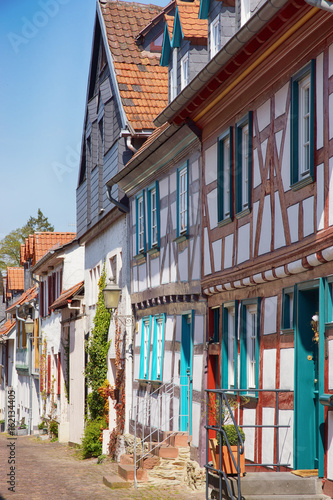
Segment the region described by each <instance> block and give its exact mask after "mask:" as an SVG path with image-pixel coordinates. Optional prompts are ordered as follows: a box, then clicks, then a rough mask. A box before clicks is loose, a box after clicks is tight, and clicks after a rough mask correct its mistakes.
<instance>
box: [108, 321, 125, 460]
mask: <svg viewBox="0 0 333 500" xmlns="http://www.w3.org/2000/svg"><path fill="white" fill-rule="evenodd" d="M115 320H116V331H115V352H116V359H115V365H116V380H115V384H114V386H110V387H109V396H110V397H111V398H112V400H113V402H114V403H113V404H114V408H115V410H116V427H115V428H114V429H113V430H112V432H111V435H110V441H109V454H110V456H111V458H112V459H114V458H115V453H116V447H117V438H118V436H120V435H121V434H123V432H124V426H125V360H124V358H122V356H121V348H122V334H121V328H120V326H119V323H118V320H117V316H116V317H115Z"/></svg>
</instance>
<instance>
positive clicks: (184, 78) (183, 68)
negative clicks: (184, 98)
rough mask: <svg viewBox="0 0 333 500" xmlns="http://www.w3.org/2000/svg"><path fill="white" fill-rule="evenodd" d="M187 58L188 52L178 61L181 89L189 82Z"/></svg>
mask: <svg viewBox="0 0 333 500" xmlns="http://www.w3.org/2000/svg"><path fill="white" fill-rule="evenodd" d="M188 63H189V59H188V52H187V53H186V54H185V55H184V57H182V59H181V61H180V89H181V90H183V89H184V88H185V87H186V85H188V83H189V78H190V75H189V64H188Z"/></svg>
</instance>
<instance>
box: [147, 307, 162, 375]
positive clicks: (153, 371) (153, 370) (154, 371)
mask: <svg viewBox="0 0 333 500" xmlns="http://www.w3.org/2000/svg"><path fill="white" fill-rule="evenodd" d="M159 319H162V350H161V374H160V377H157V323H158V320H159ZM153 324H154V336H153V339H154V340H153V354H152V356H153V358H152V364H151V377H150V379H151V380H152V381H161V380H163V354H164V327H165V314H158V315H156V316H154V317H153Z"/></svg>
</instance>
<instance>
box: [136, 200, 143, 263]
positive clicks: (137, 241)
mask: <svg viewBox="0 0 333 500" xmlns="http://www.w3.org/2000/svg"><path fill="white" fill-rule="evenodd" d="M140 198H142V204H143V250H141V251H140V250H139V211H138V205H139V199H140ZM135 209H136V254H137V255H140V254H141V255H142V254H145V253H146V204H145V192H144V191H141V193H140V194H137V195H136V197H135Z"/></svg>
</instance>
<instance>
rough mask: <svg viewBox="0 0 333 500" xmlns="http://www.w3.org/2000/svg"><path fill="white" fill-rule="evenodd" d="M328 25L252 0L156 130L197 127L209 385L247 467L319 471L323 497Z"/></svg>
mask: <svg viewBox="0 0 333 500" xmlns="http://www.w3.org/2000/svg"><path fill="white" fill-rule="evenodd" d="M207 3H208V7H207ZM217 3H219V2H217ZM239 3H240V4H242V5H243V2H239ZM244 3H245V2H244ZM309 3H311V2H309ZM205 5H206V8H207V11H206V15H209V12H210V11H209V8H210V7H213V3H211V5H210V3H209V2H202V6H205ZM325 8H327V9H328V10H329V9H330V3H329V2H327V4H326V6H325ZM331 11H332V9H331ZM211 17H213V16H211ZM211 24H212V22H210V26H211ZM241 24H242V23H241ZM332 26H333V16H332V13H329V12H326V11H325V10H322V9H318V8H315V7H313V6H311V5H309V4H308V3H305V2H304V1H303V0H296V1H294V0H282V1H279V2H276V1H275V0H272V1H270V2H264V3H262V4H261V6H260V8H258V9H257V10H256V11H255V12H254V13H253V14H252V16H251V17H250V18H249V19H248V20H247V21H246V22H245V24H243V25H242V26H241V27H240V28H239V29H238V28H237V31H236V34H235V36H234V37H232V38H231V39H230V40H229V41H228V42H227V43H226V44H225V45H223V46H222V47H221V49H220V50H219V51H218V52H217V54H216V55H215V56H214V57H213V58H212V59H211V61H210V62H209V63H208V64H207V66H206V67H205V68H204V69H203V70H202V71H201V73H200V74H199V75H198V77H197V78H195V79H194V80H193V81H192V82H191V83H190V85H189V86H188V87H187V88H186V89H184V90H183V91H182V92H181V93H180V94H179V95H178V96H177V97H176V98H175V100H174V101H173V103H172V104H171V105H170V106H168V107H167V108H166V109H165V111H164V112H163V113H162V114H161V115H160V116H159V117H158V119H157V120H156V121H155V123H156V124H158V125H161V124H163V123H164V122H165V121H166V120H167V121H168V122H169V123H170V124H174V125H177V126H179V125H181V124H182V123H183V122H184V121H186V120H188V119H190V120H192V121H193V122H194V123H195V125H196V126H197V127H198V128H199V129H201V131H202V147H203V170H202V187H203V192H202V224H203V227H202V257H203V258H202V287H203V291H204V293H205V294H206V296H207V297H208V308H209V310H208V316H209V321H208V335H209V337H208V338H209V339H210V340H211V342H212V343H211V345H210V346H209V374H208V386H209V387H211V388H215V387H221V388H222V389H227V390H229V391H230V393H234V394H235V395H236V396H237V397H238V396H239V393H241V394H247V395H248V396H249V401H247V402H246V404H244V405H243V406H242V407H241V408H240V409H239V411H238V412H237V417H238V418H239V422H240V424H242V425H243V426H244V431H245V433H246V441H245V453H246V458H247V460H248V462H249V463H252V464H261V465H265V466H266V467H270V468H276V467H277V466H279V467H283V466H284V467H286V468H287V469H290V468H294V469H295V468H297V469H318V470H319V477H324V478H327V480H328V481H326V484H325V488H326V491H332V481H333V448H332V444H331V442H332V433H333V413H332V412H331V411H330V408H329V406H327V404H329V395H330V394H332V391H333V385H332V352H333V351H332V348H333V342H332V324H333V323H332V322H333V316H332V310H333V309H332V282H333V268H332V260H333V250H332V241H331V240H332V224H333V218H332V213H333V206H332V200H333V197H332V168H333V37H332ZM325 394H326V397H325ZM327 395H328V396H327ZM325 401H326V406H324V405H323V404H321V403H322V402H325ZM278 438H279V439H278Z"/></svg>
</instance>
